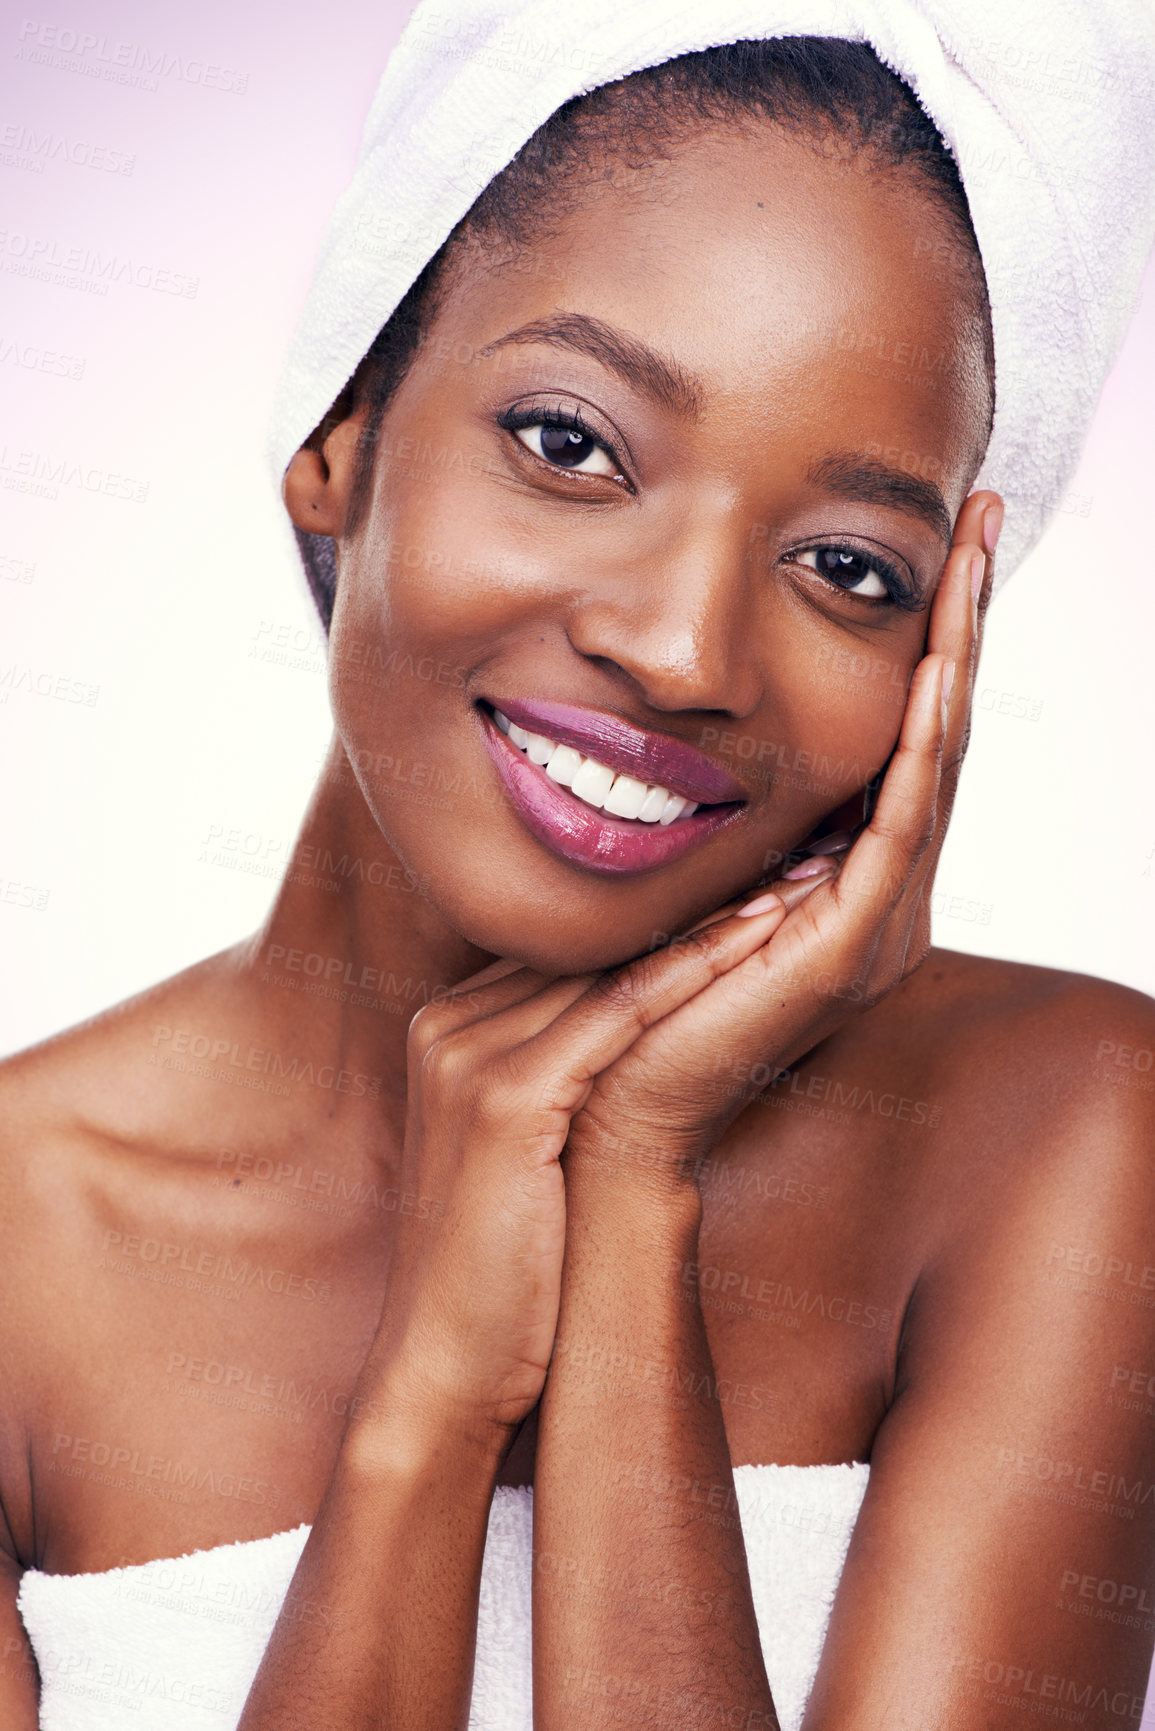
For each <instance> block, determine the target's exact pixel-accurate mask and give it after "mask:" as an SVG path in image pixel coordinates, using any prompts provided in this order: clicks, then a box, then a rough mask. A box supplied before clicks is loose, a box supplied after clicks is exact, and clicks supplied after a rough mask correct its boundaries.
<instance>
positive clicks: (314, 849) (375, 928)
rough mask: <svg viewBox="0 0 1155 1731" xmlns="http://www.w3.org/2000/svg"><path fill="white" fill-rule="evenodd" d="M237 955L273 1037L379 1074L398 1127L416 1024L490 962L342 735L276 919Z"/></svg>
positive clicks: (352, 1070) (256, 1013) (348, 1067)
mask: <svg viewBox="0 0 1155 1731" xmlns="http://www.w3.org/2000/svg"><path fill="white" fill-rule="evenodd" d="M234 957H235V961H236V965H237V968H238V972H239V975H240V981H239V982H238V983H241V982H243V983H244V984H245V985H246V986H247V987H248V988H249V991H248V993H247V995H248V997H249V999H250V1003H251V1011H250V1013H251V1015H252V1016H253V1017H254V1018H256V1019H257V1020H258V1021H259V1022H260V1023H261V1024H262V1028H263V1029H266V1030H267V1032H268V1037H269V1038H270V1039H274V1038H276V1037H277V1036H278V1034H281V1035H284V1033H285V1032H286V1031H287V1030H289V1029H291V1031H292V1039H293V1042H294V1044H295V1045H296V1046H298V1047H299V1046H303V1045H308V1046H309V1049H310V1055H312V1056H313V1057H314V1058H315V1061H316V1062H317V1063H321V1062H324V1063H326V1064H331V1065H334V1066H337V1068H338V1070H342V1071H344V1072H346V1073H348V1074H350V1075H367V1076H370V1077H374V1078H380V1079H381V1087H380V1092H379V1095H374V1098H376V1099H379V1100H380V1102H381V1103H383V1104H385V1107H386V1116H387V1117H388V1118H390V1119H391V1118H393V1116H394V1111H391V1110H389V1106H390V1105H392V1106H393V1108H394V1110H395V1111H396V1112H398V1113H399V1114H400V1116H399V1120H398V1129H399V1130H400V1127H401V1125H402V1124H403V1120H404V1103H405V1047H406V1034H407V1031H408V1027H409V1023H410V1021H411V1020H412V1018H413V1016H414V1015H415V1014H416V1012H417V1011H418V1010H419V1009H420V1008H421V1007H422V1005H423V1004H426V1003H429V1002H432V1001H435V1000H436V999H438V998H442V997H444V996H445V994H446V993H447V991H449V990H451V989H452V988H453V987H454V986H456V985H457V984H459V983H460V981H462V980H464V979H467V978H469V976H470V975H471V974H475V973H477V972H479V971H480V970H481V969H482V968H484V967H486V966H487V965H488V964H489V963H490V962H491V961H493V960H494V957H492V956H490V955H488V954H486V953H485V952H484V951H482V950H479V949H477V948H476V947H475V946H474V945H472V944H470V943H468V942H466V940H465V939H463V938H462V937H461V936H460V935H459V934H458V933H457V932H455V931H453V929H452V928H451V927H450V926H449V925H448V924H447V922H446V920H445V919H444V917H443V916H442V915H441V914H440V913H439V912H438V910H437V909H436V908H434V907H433V906H432V904H431V903H430V902H429V901H428V899H427V898H426V897H425V896H424V895H423V893H422V886H421V883H420V882H419V880H418V879H417V877H416V875H415V874H414V873H413V872H412V871H410V870H409V869H408V868H407V867H406V866H405V865H404V864H403V863H402V862H401V861H400V860H399V859H398V858H397V856H396V855H395V854H394V853H393V851H392V849H391V848H390V847H389V845H388V843H387V842H386V841H385V839H384V837H383V836H382V834H381V832H380V830H379V829H378V827H377V825H376V823H375V822H374V821H373V818H372V816H371V814H370V812H369V810H368V808H367V806H366V804H365V800H364V797H363V795H362V793H361V791H360V788H359V787H358V785H357V782H356V779H355V777H354V774H353V771H352V769H351V768H350V765H349V762H348V759H347V757H346V755H345V751H344V749H343V747H342V745H341V741H340V739H339V737H338V736H337V735H334V738H333V742H332V745H331V747H330V750H329V753H328V756H327V758H326V762H325V766H324V768H323V770H322V773H321V777H320V780H319V782H318V784H317V787H316V789H315V791H314V794H313V797H312V800H311V801H310V804H309V808H308V810H307V812H306V814H305V818H304V822H303V824H302V826H301V831H300V834H299V836H298V838H297V843H296V846H295V848H294V852H293V859H292V862H291V864H290V866H289V869H288V870H287V872H286V874H285V877H284V879H283V881H282V883H281V886H280V888H279V890H278V892H277V896H276V900H275V901H274V903H273V906H272V908H271V909H270V912H269V916H268V918H267V920H266V921H265V923H264V925H263V926H262V927H261V928H260V930H259V931H258V932H257V933H255V934H254V936H253V938H252V939H251V940H250V941H249V943H247V944H245V945H242V946H241V947H240V948H239V950H238V951H236V952H234Z"/></svg>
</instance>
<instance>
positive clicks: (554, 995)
mask: <svg viewBox="0 0 1155 1731" xmlns="http://www.w3.org/2000/svg"><path fill="white" fill-rule="evenodd" d="M781 912H782V910H781V908H779V909H778V913H777V915H775V916H773V917H770V918H765V917H756V918H754V919H749V920H740V919H732V920H727V921H723V922H721V923H720V924H719V925H716V926H713V927H711V928H710V929H709V930H705V931H703V932H701V933H700V934H699V935H698V936H697V937H696V938H695V939H694V940H692V941H691V942H689V943H687V944H686V945H685V946H679V947H678V948H676V949H671V950H670V951H669V952H667V953H666V954H664V955H663V956H661V957H660V958H657V959H653V958H647V959H646V961H645V962H644V963H642V964H634V965H633V967H632V968H629V969H626V970H623V973H622V975H621V976H619V985H618V986H617V987H616V988H614V989H613V990H610V991H607V990H606V989H605V988H604V986H602V985H600V984H599V985H598V986H597V987H596V988H595V987H593V986H592V985H591V982H590V981H589V980H586V979H564V980H555V981H547V980H544V979H543V978H542V977H541V976H539V975H535V974H533V973H531V972H530V970H528V969H515V968H513V967H512V965H511V964H504V963H499V964H496V965H495V967H494V968H492V969H490V970H487V972H486V973H485V974H483V975H479V976H477V977H476V978H475V979H474V980H472V981H469V982H467V984H466V986H464V987H462V988H461V989H460V990H459V991H458V992H457V993H456V994H455V995H452V996H450V997H449V998H447V999H446V1000H445V1001H444V1002H440V1003H438V1004H436V1005H432V1006H430V1007H429V1008H427V1009H426V1010H423V1011H422V1012H421V1014H420V1015H419V1016H417V1017H416V1018H415V1019H414V1022H413V1026H412V1030H411V1034H410V1044H409V1053H408V1072H409V1073H408V1089H409V1098H408V1117H407V1125H406V1140H405V1150H404V1156H403V1164H402V1173H401V1182H403V1183H404V1185H405V1187H406V1188H409V1189H412V1190H415V1191H417V1192H419V1193H420V1194H422V1195H424V1196H429V1197H432V1198H434V1199H435V1200H436V1202H437V1204H438V1206H437V1207H436V1208H435V1209H431V1210H430V1213H429V1215H428V1216H420V1215H412V1216H406V1217H403V1218H402V1217H398V1223H397V1237H396V1240H395V1242H394V1243H393V1245H392V1246H391V1250H390V1264H389V1270H388V1278H387V1282H386V1289H385V1297H384V1303H383V1307H382V1315H381V1321H380V1324H379V1327H378V1330H377V1333H376V1336H375V1338H374V1341H373V1343H372V1345H371V1347H370V1350H369V1354H368V1357H367V1359H366V1363H365V1367H364V1369H363V1371H362V1374H361V1377H360V1379H359V1381H358V1386H357V1390H356V1396H357V1398H356V1400H355V1402H354V1410H355V1412H356V1413H357V1417H356V1419H355V1420H354V1421H353V1422H352V1423H351V1425H350V1427H349V1429H348V1431H347V1433H346V1436H345V1438H344V1439H343V1442H342V1446H341V1450H340V1453H339V1456H338V1460H337V1464H336V1468H335V1470H334V1473H333V1476H332V1479H331V1482H330V1484H329V1486H328V1489H327V1491H326V1495H325V1497H324V1499H323V1502H322V1505H321V1508H320V1510H319V1512H318V1515H317V1519H316V1522H315V1523H314V1526H313V1530H312V1532H311V1534H310V1536H309V1540H308V1543H307V1544H306V1546H305V1549H304V1551H303V1553H302V1557H301V1561H300V1563H299V1565H298V1567H297V1570H296V1573H295V1575H294V1578H293V1581H292V1583H291V1586H290V1589H289V1592H288V1595H287V1597H286V1600H285V1603H284V1606H283V1608H282V1611H281V1615H280V1617H279V1619H278V1621H277V1624H276V1627H275V1629H274V1631H273V1635H272V1638H271V1640H270V1642H269V1645H268V1648H267V1650H266V1653H265V1656H264V1659H263V1661H262V1664H261V1667H260V1670H259V1672H258V1673H257V1677H256V1679H255V1681H254V1684H253V1688H252V1691H251V1693H250V1696H249V1700H248V1703H247V1705H246V1708H245V1712H244V1715H243V1716H242V1719H241V1722H240V1731H274V1728H275V1731H295V1728H296V1727H302V1728H304V1727H308V1731H370V1728H371V1727H386V1726H388V1727H404V1731H452V1728H455V1727H460V1726H464V1725H465V1723H466V1721H467V1719H468V1712H469V1700H470V1684H471V1680H472V1670H473V1656H474V1645H475V1639H476V1629H477V1602H478V1593H479V1586H480V1578H481V1563H482V1556H483V1552H484V1544H485V1534H486V1526H487V1517H488V1512H489V1505H490V1499H491V1495H492V1491H493V1486H494V1483H495V1480H496V1477H497V1472H498V1469H499V1467H500V1464H501V1461H502V1459H503V1457H504V1454H505V1453H506V1451H507V1450H508V1448H509V1446H510V1444H511V1442H512V1439H513V1437H514V1435H515V1433H516V1429H517V1426H518V1425H519V1424H520V1422H521V1421H522V1419H523V1418H524V1417H525V1416H526V1414H527V1413H528V1412H529V1411H530V1410H531V1408H532V1407H533V1406H534V1405H535V1403H536V1402H537V1400H538V1398H539V1396H540V1394H541V1390H542V1386H543V1384H544V1381H545V1375H546V1369H547V1366H548V1364H549V1359H550V1354H551V1352H552V1350H553V1347H554V1339H555V1334H556V1328H557V1317H558V1302H559V1295H560V1290H561V1273H562V1257H563V1252H564V1249H565V1244H566V1202H567V1198H566V1190H565V1184H564V1181H563V1178H562V1171H561V1165H560V1157H561V1153H562V1150H563V1148H564V1146H565V1144H566V1138H567V1136H568V1134H569V1131H570V1125H571V1120H572V1118H573V1115H574V1113H575V1112H576V1111H577V1110H578V1109H579V1108H580V1107H581V1106H582V1104H583V1103H584V1102H585V1100H586V1099H587V1098H588V1095H589V1092H590V1089H591V1087H592V1085H593V1078H594V1077H595V1076H596V1075H597V1074H598V1073H599V1072H600V1071H601V1070H602V1069H603V1068H604V1067H605V1066H606V1065H607V1064H609V1063H612V1062H613V1061H614V1059H615V1058H617V1057H619V1056H620V1055H621V1053H622V1052H623V1051H625V1050H627V1049H628V1048H629V1046H630V1045H631V1044H632V1043H633V1041H634V1040H635V1039H636V1037H637V1033H638V1026H639V1020H638V1019H639V1016H640V1017H641V1020H642V1024H643V1025H645V1024H647V1023H648V1022H652V1021H656V1020H659V1019H660V1018H661V1016H662V1015H663V1014H664V1013H665V1012H666V1011H667V1010H669V1009H671V1008H676V1007H677V1006H678V1005H679V1004H681V1003H683V1002H685V1001H686V999H688V998H690V997H693V996H694V995H695V994H697V993H698V992H699V991H700V990H701V989H702V988H703V987H704V986H706V985H708V984H709V983H710V982H711V981H712V980H714V979H716V978H717V977H718V975H719V974H720V973H722V972H725V971H726V969H727V968H729V967H730V966H733V965H734V964H735V963H740V962H741V961H742V960H743V959H744V958H746V957H748V956H749V955H751V954H752V953H753V952H754V951H755V950H756V949H757V948H759V947H760V946H761V945H762V944H763V943H764V942H765V940H766V938H767V936H768V935H769V930H770V929H772V927H773V926H774V924H775V923H776V921H777V918H778V917H779V916H780V915H781ZM723 1446H724V1444H723ZM322 1611H323V1613H324V1615H323V1616H322V1615H321V1614H320V1613H321V1612H322Z"/></svg>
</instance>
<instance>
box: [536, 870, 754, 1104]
mask: <svg viewBox="0 0 1155 1731" xmlns="http://www.w3.org/2000/svg"><path fill="white" fill-rule="evenodd" d="M785 918H786V910H785V907H784V906H783V904H782V903H781V901H780V900H778V898H777V897H775V898H773V899H772V901H771V905H770V906H769V907H768V908H767V909H766V911H764V912H761V913H757V914H755V915H753V916H752V917H751V918H746V919H741V918H731V919H725V920H721V921H718V922H715V923H713V924H709V925H706V926H703V927H702V928H700V929H699V930H698V931H695V932H692V933H690V934H688V935H687V936H686V937H685V938H683V939H679V940H678V941H676V942H675V943H673V944H670V945H669V946H668V947H667V948H666V949H664V950H660V951H656V952H654V953H652V954H650V955H647V956H640V957H639V958H638V959H637V960H636V961H634V962H631V963H630V964H629V965H628V966H627V967H624V968H618V969H615V970H614V971H613V972H612V973H608V974H602V975H599V976H598V978H597V979H595V980H594V981H593V982H592V983H591V984H590V985H588V986H587V987H586V988H585V990H584V991H583V992H582V994H581V996H580V997H578V998H577V999H576V1000H575V1001H574V1002H573V1003H572V1004H570V1005H569V1006H568V1007H567V1008H566V1009H564V1010H563V1011H562V1013H561V1014H560V1015H558V1016H557V1017H556V1018H555V1019H554V1020H553V1021H552V1022H551V1023H550V1024H549V1026H548V1027H546V1028H544V1029H542V1031H541V1032H540V1033H539V1034H538V1035H537V1036H536V1037H535V1038H533V1039H531V1040H530V1041H529V1042H527V1044H526V1045H525V1046H524V1047H523V1048H522V1049H521V1059H522V1062H523V1063H526V1064H531V1065H532V1067H533V1069H534V1070H535V1072H537V1073H539V1074H544V1075H547V1076H549V1077H550V1078H551V1097H552V1099H553V1100H554V1102H555V1103H556V1104H557V1105H559V1106H564V1107H566V1109H567V1110H571V1111H576V1110H577V1108H578V1107H579V1106H580V1105H581V1104H582V1103H583V1101H584V1098H585V1096H586V1094H587V1092H588V1088H589V1084H590V1083H591V1081H592V1080H593V1078H594V1077H595V1076H596V1075H597V1074H598V1073H599V1072H600V1071H601V1070H604V1069H605V1068H606V1067H607V1066H608V1065H610V1064H612V1063H613V1062H614V1061H615V1059H617V1058H620V1057H621V1056H622V1054H623V1053H624V1052H626V1051H628V1050H629V1048H630V1047H631V1046H632V1045H633V1044H634V1043H635V1041H637V1040H638V1039H639V1038H640V1036H641V1035H642V1034H644V1033H645V1032H646V1031H647V1029H649V1028H652V1027H653V1026H655V1024H656V1023H658V1022H660V1021H661V1020H663V1018H664V1017H666V1016H668V1015H670V1014H672V1013H673V1012H674V1011H675V1010H678V1009H680V1008H681V1007H682V1006H683V1005H685V1004H686V1003H688V1002H689V1001H690V1000H691V999H693V998H695V997H697V995H698V994H699V993H701V992H704V991H705V990H706V989H707V988H708V987H709V986H711V985H712V984H713V983H714V982H715V981H716V980H717V979H719V978H720V977H721V976H722V975H723V974H725V973H727V972H729V971H730V970H732V969H733V968H736V967H738V966H740V965H741V963H742V962H743V961H745V960H746V958H747V957H749V956H750V955H752V954H753V953H754V952H755V951H757V950H759V949H761V948H762V947H763V946H764V945H765V944H766V943H767V941H768V940H769V938H770V937H771V936H772V935H773V933H774V932H775V931H777V929H778V927H779V926H780V925H781V924H782V922H783V920H784V919H785Z"/></svg>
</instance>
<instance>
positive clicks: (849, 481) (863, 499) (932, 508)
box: [806, 451, 954, 547]
mask: <svg viewBox="0 0 1155 1731" xmlns="http://www.w3.org/2000/svg"><path fill="white" fill-rule="evenodd" d="M806 478H807V480H808V481H810V482H812V483H814V484H815V485H817V486H820V487H826V488H828V489H829V491H830V492H832V493H837V494H838V495H839V496H840V497H841V498H843V499H855V500H857V501H858V503H859V504H862V505H889V506H891V508H892V509H893V510H895V511H905V512H906V514H907V516H909V517H917V518H918V519H919V520H920V521H921V522H923V523H929V525H930V527H931V528H932V529H934V530H935V531H936V532H937V533H938V534H939V535H940V536H941V537H942V539H943V540H944V541H945V542H946V544H947V546H948V547H949V546H950V540H951V534H952V531H953V529H954V524H953V522H952V520H951V514H950V512H949V511H948V510H947V508H946V501H945V499H944V498H943V496H942V494H941V492H940V491H939V489H938V488H937V487H936V486H935V484H934V482H933V481H927V480H925V479H924V478H923V477H922V476H921V475H912V474H910V473H909V471H908V470H906V469H892V468H891V467H890V466H889V464H887V463H880V462H879V461H878V460H877V458H875V457H869V456H867V455H866V454H865V452H859V451H835V452H832V453H831V454H830V455H829V456H827V457H823V458H822V459H821V460H820V461H819V462H817V463H815V464H814V465H813V466H812V467H811V469H810V470H809V473H808V474H807V477H806Z"/></svg>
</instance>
